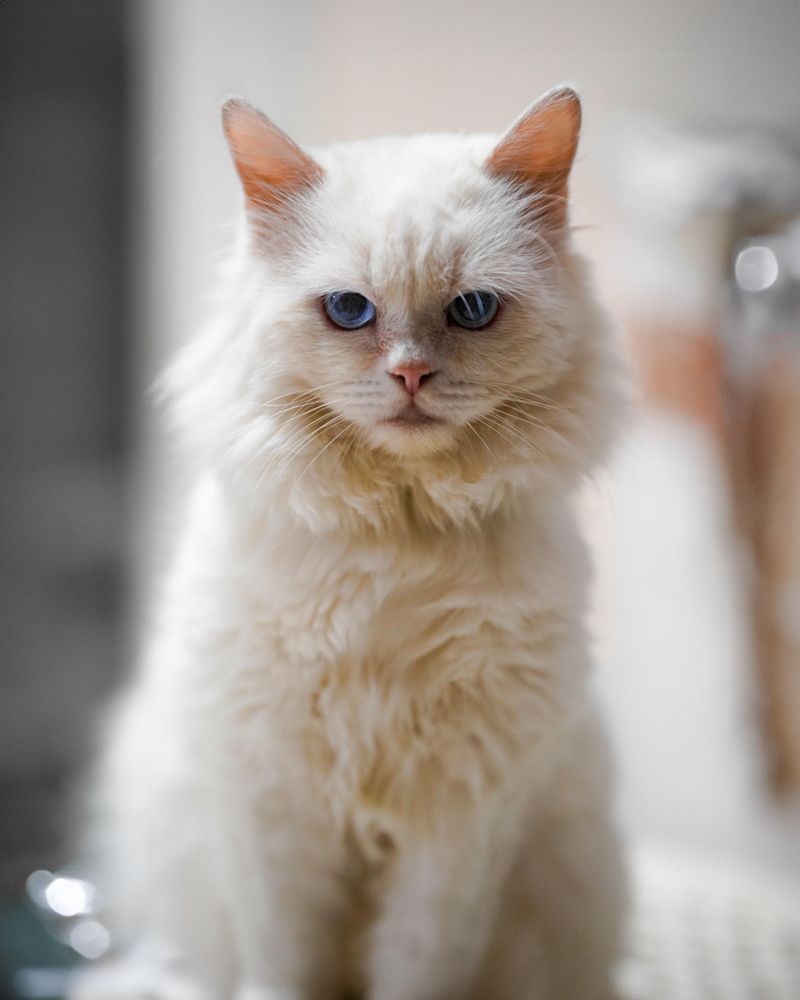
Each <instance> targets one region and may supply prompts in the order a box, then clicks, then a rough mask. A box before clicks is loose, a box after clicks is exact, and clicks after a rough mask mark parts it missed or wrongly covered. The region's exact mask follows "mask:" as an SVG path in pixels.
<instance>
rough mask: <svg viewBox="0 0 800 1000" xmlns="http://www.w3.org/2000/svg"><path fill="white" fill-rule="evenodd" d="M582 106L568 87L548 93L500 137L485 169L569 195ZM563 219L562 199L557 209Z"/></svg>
mask: <svg viewBox="0 0 800 1000" xmlns="http://www.w3.org/2000/svg"><path fill="white" fill-rule="evenodd" d="M580 125H581V106H580V101H579V100H578V96H577V94H575V92H574V91H572V90H570V89H568V88H565V89H562V90H558V91H555V92H554V93H552V94H547V95H545V97H543V98H542V99H541V100H540V101H538V102H537V103H536V104H534V105H533V107H532V108H530V109H529V110H528V111H526V112H525V113H524V114H523V115H522V117H521V118H519V119H518V120H517V121H516V122H515V123H514V124H513V125H512V126H511V128H510V129H509V130H508V132H506V134H505V135H504V136H503V137H502V138H501V139H500V141H499V142H498V144H497V146H496V147H495V148H494V150H493V151H492V153H491V154H490V156H489V158H488V159H487V161H486V165H485V167H486V170H487V171H488V172H489V173H490V174H493V175H495V176H498V177H507V178H509V179H510V180H513V181H515V182H517V183H521V184H524V185H525V186H526V187H529V188H530V189H531V190H533V191H537V190H538V191H542V192H545V193H547V194H549V195H552V196H553V197H554V199H563V198H564V197H566V191H567V180H568V178H569V172H570V169H571V167H572V162H573V160H574V159H575V152H576V150H577V148H578V134H579V132H580ZM553 204H554V209H553V212H554V214H555V215H556V216H560V218H559V219H558V220H557V221H559V222H563V216H564V214H565V209H564V205H563V201H562V202H561V210H560V212H558V211H557V210H556V208H555V206H556V204H557V203H556V201H554V203H553Z"/></svg>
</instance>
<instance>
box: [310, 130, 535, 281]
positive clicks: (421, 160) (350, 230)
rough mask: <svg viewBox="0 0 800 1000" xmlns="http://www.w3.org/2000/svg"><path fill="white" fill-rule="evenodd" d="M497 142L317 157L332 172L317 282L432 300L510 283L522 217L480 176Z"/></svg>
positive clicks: (462, 139) (389, 144) (487, 139)
mask: <svg viewBox="0 0 800 1000" xmlns="http://www.w3.org/2000/svg"><path fill="white" fill-rule="evenodd" d="M494 141H495V139H494V137H492V136H489V135H486V136H462V135H422V136H413V137H408V138H390V139H373V140H366V141H361V142H356V143H350V144H342V145H339V146H334V147H331V148H329V149H327V150H323V151H322V152H320V153H318V154H315V155H316V157H317V159H318V161H319V163H320V164H321V165H322V167H323V168H324V170H325V181H324V183H323V185H322V186H321V188H320V189H319V192H318V194H317V197H316V199H315V210H316V213H317V217H316V223H317V231H318V232H319V234H320V245H319V246H318V247H317V253H316V255H315V259H314V262H313V267H314V268H315V270H316V272H317V275H316V276H317V277H318V279H319V281H320V284H321V285H325V284H329V285H331V284H335V285H337V286H341V285H342V284H343V283H349V284H350V285H352V286H353V287H359V286H360V287H364V286H366V287H368V288H371V289H375V290H381V289H385V288H386V287H387V286H388V285H391V286H392V287H393V288H395V289H398V290H402V289H404V288H405V289H408V288H411V287H413V288H414V289H415V290H416V293H417V294H420V293H421V294H425V293H426V291H427V292H429V293H430V294H431V295H438V294H446V293H447V291H448V290H451V289H454V288H456V289H462V288H465V287H483V286H486V287H494V286H498V284H499V285H502V284H504V283H505V284H508V281H507V277H508V274H509V271H510V270H511V268H510V261H509V253H510V252H511V251H512V249H513V248H515V247H518V246H519V244H520V241H521V239H522V237H521V230H522V228H523V212H522V211H521V206H520V203H519V201H518V200H517V199H515V198H514V197H513V194H512V193H510V192H509V189H508V186H507V185H504V184H502V183H499V182H498V181H497V180H496V179H495V178H493V177H491V176H490V175H489V174H488V173H487V172H486V171H485V170H484V169H483V164H484V162H485V160H486V157H487V155H488V154H489V152H490V151H491V149H492V146H493V143H494ZM507 290H508V291H509V292H513V288H509V289H507Z"/></svg>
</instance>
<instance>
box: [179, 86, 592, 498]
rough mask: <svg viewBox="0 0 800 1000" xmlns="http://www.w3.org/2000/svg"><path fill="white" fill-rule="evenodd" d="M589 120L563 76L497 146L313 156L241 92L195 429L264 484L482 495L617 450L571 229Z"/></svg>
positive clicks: (345, 149) (184, 365)
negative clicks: (235, 210) (584, 125)
mask: <svg viewBox="0 0 800 1000" xmlns="http://www.w3.org/2000/svg"><path fill="white" fill-rule="evenodd" d="M580 117H581V112H580V103H579V101H578V98H577V96H576V94H575V93H574V91H572V90H571V89H569V88H560V89H558V90H555V91H552V92H551V93H549V94H547V95H545V97H543V98H542V99H540V100H539V101H538V102H537V103H536V104H534V105H533V106H532V107H531V108H529V109H528V111H526V112H525V113H524V114H523V115H522V116H521V117H520V118H519V119H518V120H517V121H516V122H515V123H514V124H513V125H512V126H511V128H510V129H509V130H508V131H507V132H506V133H505V134H504V135H503V136H502V137H501V138H500V139H499V140H498V139H496V138H493V137H491V136H463V135H422V136H416V137H412V138H393V139H379V140H371V141H365V142H359V143H351V144H347V145H341V146H334V147H332V148H330V149H327V150H324V151H322V152H320V153H318V154H315V155H314V156H311V155H310V154H308V153H306V152H304V151H303V150H301V149H300V148H299V147H298V146H297V145H296V144H295V143H294V142H293V141H292V140H291V139H289V138H288V137H287V136H286V135H285V134H284V133H283V132H281V131H280V130H279V129H278V128H277V127H276V126H275V125H273V124H272V123H271V122H270V121H269V120H268V119H267V118H265V117H264V116H263V115H261V114H260V112H258V111H256V110H255V109H253V108H252V107H250V106H249V105H247V104H245V103H244V102H242V101H238V100H232V101H229V102H227V103H226V104H225V106H224V109H223V121H224V128H225V133H226V136H227V139H228V143H229V145H230V149H231V152H232V154H233V158H234V162H235V165H236V169H237V171H238V174H239V177H240V180H241V183H242V188H243V191H244V198H245V209H246V212H245V219H246V222H245V226H244V229H243V232H242V239H241V241H240V244H239V246H238V248H237V251H236V253H235V255H234V258H233V261H232V263H231V264H230V266H229V273H228V279H227V281H226V283H225V286H224V292H223V296H222V301H221V308H220V310H219V311H218V314H217V317H216V319H215V321H214V323H213V324H212V325H211V326H210V327H209V330H208V331H207V332H206V334H205V335H204V336H203V337H202V338H201V339H200V340H199V341H198V343H197V344H196V345H194V346H193V347H190V348H189V350H188V352H187V353H186V355H185V357H184V358H183V360H182V361H181V362H179V364H178V366H177V367H176V369H175V376H174V381H176V382H177V383H178V386H179V389H180V397H181V400H182V402H181V406H182V407H183V417H184V419H183V423H184V425H185V426H188V429H189V431H190V433H193V434H195V435H196V436H197V437H199V438H204V439H208V440H209V441H211V440H216V442H217V444H218V445H219V446H220V448H221V452H219V453H220V454H223V453H224V456H225V457H224V461H225V463H226V464H227V465H228V466H229V467H233V468H234V470H237V471H238V472H241V470H242V469H243V468H245V467H247V468H252V469H254V470H256V471H257V473H258V475H259V476H260V482H261V483H262V484H263V485H266V484H268V483H270V482H271V481H273V480H274V478H275V477H279V476H280V475H283V476H288V478H289V480H291V481H292V482H293V488H294V489H297V488H299V479H300V478H301V477H305V481H306V483H307V484H308V483H310V482H311V481H312V480H314V481H319V480H322V481H324V482H327V483H328V485H329V486H330V485H332V486H333V491H334V492H336V491H341V490H347V489H355V490H356V492H357V491H358V486H357V485H354V484H357V483H358V482H359V481H361V480H363V483H364V488H365V490H367V492H369V491H370V490H372V489H373V488H375V483H380V484H385V483H386V482H387V481H388V482H389V483H393V482H396V483H404V482H405V483H417V484H422V488H423V489H424V488H425V487H426V486H427V485H430V486H431V488H432V489H433V491H434V492H435V490H436V488H437V487H436V484H437V483H439V484H441V483H442V482H444V481H447V482H448V483H450V484H451V487H452V489H454V490H455V491H456V493H459V491H460V494H459V495H463V494H465V493H466V494H469V493H474V494H475V495H474V497H472V499H470V500H469V503H476V504H478V506H480V504H481V503H482V502H483V501H481V500H480V497H484V500H485V498H486V497H487V496H489V495H491V496H499V495H500V493H502V492H503V490H504V489H505V488H506V487H509V488H510V487H511V486H513V488H517V487H518V486H519V485H520V484H523V485H524V484H526V483H527V484H534V485H535V484H538V485H539V486H542V485H543V484H545V483H550V484H551V485H559V483H560V484H567V485H571V483H572V482H574V478H575V473H576V472H580V471H583V469H584V468H585V467H586V466H587V465H588V464H589V463H590V461H591V459H592V454H591V453H592V451H596V452H598V453H599V452H600V450H601V449H602V444H603V442H604V439H605V433H604V430H603V428H604V427H605V425H606V423H607V421H606V410H607V405H606V400H605V399H604V393H605V392H606V390H607V389H608V381H607V379H606V378H605V372H606V366H607V355H606V353H605V343H604V341H605V337H604V333H605V331H604V329H603V325H604V324H603V321H602V317H601V316H600V314H599V312H598V310H597V308H596V306H595V305H594V303H593V300H592V298H591V295H590V293H589V291H588V289H587V285H586V281H585V278H584V274H583V267H582V263H581V261H580V260H579V259H578V258H577V257H576V256H575V255H574V253H573V252H572V250H571V248H570V241H569V231H568V226H567V185H568V178H569V174H570V169H571V167H572V163H573V159H574V156H575V151H576V148H577V142H578V133H579V128H580ZM259 463H260V465H261V466H263V468H261V467H260V465H259ZM312 464H313V465H314V466H315V469H314V471H313V472H312V471H310V466H311V465H312ZM293 477H294V478H293ZM337 477H338V479H341V482H338V480H337ZM257 478H258V477H257ZM468 484H469V485H468ZM498 488H499V493H498ZM452 489H451V490H450V492H452ZM378 492H379V493H380V490H378ZM445 492H447V490H445ZM492 502H494V501H492Z"/></svg>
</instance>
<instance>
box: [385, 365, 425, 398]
mask: <svg viewBox="0 0 800 1000" xmlns="http://www.w3.org/2000/svg"><path fill="white" fill-rule="evenodd" d="M389 374H390V375H391V376H392V378H393V379H394V380H395V381H396V382H401V383H402V384H403V386H404V387H405V390H406V392H407V393H408V394H409V396H414V395H416V394H417V392H419V387H420V386H421V385H422V383H423V382H425V381H427V380H428V379H430V378H432V377H433V376H434V375H435V374H436V373H435V372H434V370H433V369H432V368H431V366H430V365H429V364H427V363H426V362H424V361H415V362H410V363H409V364H405V365H395V367H394V368H391V369H390V370H389Z"/></svg>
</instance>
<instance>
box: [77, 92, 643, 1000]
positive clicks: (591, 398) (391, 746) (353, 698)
mask: <svg viewBox="0 0 800 1000" xmlns="http://www.w3.org/2000/svg"><path fill="white" fill-rule="evenodd" d="M223 116H224V126H225V132H226V134H227V138H228V141H229V143H230V147H231V150H232V152H233V157H234V160H235V163H236V167H237V170H238V173H239V176H240V178H241V181H242V185H243V188H244V194H245V207H246V212H245V218H244V220H243V225H242V229H241V233H240V239H239V242H238V245H237V247H236V249H235V252H234V254H233V256H232V259H231V260H230V262H229V265H228V267H227V271H226V274H225V279H224V287H223V288H222V291H221V297H220V302H219V306H218V308H217V310H216V313H215V315H214V317H213V319H212V320H211V322H210V323H209V325H208V327H207V329H206V330H205V331H204V332H203V333H202V335H201V336H200V337H199V339H198V340H197V341H196V342H194V343H192V344H191V345H190V346H189V347H188V348H187V349H186V350H185V351H184V352H183V354H182V355H181V356H180V357H179V359H178V361H177V363H176V364H175V366H174V367H173V368H172V369H171V371H170V372H169V373H168V375H167V379H166V387H167V392H168V394H169V397H170V399H171V401H172V404H173V412H174V414H175V417H176V420H177V422H178V424H179V426H180V429H181V430H182V432H183V434H184V437H185V439H186V441H187V442H188V444H189V446H190V447H191V448H192V449H193V451H194V452H195V454H196V456H197V457H198V458H199V461H200V463H201V467H202V475H201V477H200V479H199V482H198V485H197V488H196V491H195V493H194V496H193V499H192V502H191V505H190V509H189V511H188V513H187V515H186V520H185V525H184V529H183V535H182V538H181V540H180V544H179V548H178V552H177V557H176V559H175V561H174V565H173V567H172V570H171V572H170V574H169V578H168V581H167V583H166V586H165V590H164V593H163V595H162V599H161V601H160V605H159V609H160V610H159V614H158V622H157V627H156V629H155V634H154V636H153V638H152V642H151V643H150V644H149V652H148V655H147V657H146V661H145V663H144V664H143V667H142V669H141V671H140V672H139V673H138V675H137V676H136V678H135V679H134V681H133V683H132V685H131V686H130V688H129V690H128V691H126V692H125V694H124V696H123V697H122V699H121V701H120V703H119V705H118V707H117V710H116V712H115V714H114V717H113V719H112V721H111V724H110V726H109V731H108V744H109V748H108V753H107V755H106V759H105V763H104V765H103V775H102V780H101V791H100V794H99V796H98V799H99V803H100V807H99V816H98V817H97V820H96V824H95V834H96V838H97V843H98V845H99V846H98V858H100V859H101V861H100V862H99V866H100V874H99V875H98V878H99V881H100V882H101V885H102V887H103V889H104V892H105V893H106V895H107V897H108V899H109V901H110V904H111V907H112V912H113V914H114V915H115V918H116V921H117V932H118V934H119V935H121V936H122V938H123V940H125V941H126V942H127V943H128V946H129V947H130V948H131V949H132V954H138V953H140V952H144V951H145V950H146V949H148V948H150V947H152V946H153V942H156V944H157V946H158V947H161V948H163V949H164V950H165V951H166V952H175V953H177V954H180V955H181V956H182V957H183V960H184V961H185V962H187V963H188V964H189V967H190V968H192V969H193V971H194V974H195V976H196V979H197V982H198V983H199V984H202V989H203V991H204V992H205V993H206V994H207V995H208V996H210V997H212V998H226V1000H227V998H229V997H232V996H234V995H236V996H240V997H244V996H247V997H258V998H264V1000H267V998H269V1000H277V998H280V1000H340V998H342V997H345V996H357V997H365V998H369V1000H456V998H458V1000H599V998H601V997H603V998H605V997H608V996H609V995H610V970H611V966H612V963H613V959H614V956H615V951H616V948H617V943H618V935H619V926H620V921H621V915H622V910H623V905H622V898H623V895H624V893H623V878H622V872H621V865H620V860H619V855H618V848H617V844H616V840H615V836H614V833H613V831H612V829H611V826H610V823H609V818H608V808H609V803H608V798H609V796H608V789H607V763H606V749H605V744H604V740H603V737H602V733H601V732H600V728H599V726H598V723H597V720H596V717H595V712H594V708H593V706H592V703H591V699H590V697H589V694H588V690H587V670H588V655H587V639H586V635H585V631H584V611H585V608H584V603H585V594H586V590H587V584H588V574H589V569H588V566H587V560H586V558H585V555H584V551H583V546H582V544H581V542H580V540H579V537H578V533H577V529H576V523H575V516H574V513H573V509H572V501H571V494H572V493H573V491H574V489H575V487H576V485H577V484H578V482H579V481H580V480H581V478H582V477H583V476H584V475H585V474H586V473H587V472H588V471H589V470H590V469H591V468H592V467H594V466H595V465H596V464H597V463H598V462H599V461H600V460H601V459H602V458H603V457H604V455H605V453H606V451H607V446H608V443H609V439H610V436H611V431H612V428H613V425H614V423H615V419H614V418H615V413H616V411H617V399H618V397H619V392H618V387H617V376H616V366H615V363H614V360H613V352H612V351H611V350H610V348H609V338H608V331H607V324H606V320H605V319H604V317H603V315H602V313H601V312H600V311H599V309H598V307H597V305H596V304H595V301H594V299H593V297H592V294H591V291H590V289H589V286H588V283H587V277H586V268H585V265H584V263H583V262H582V260H581V259H580V258H579V257H577V256H576V254H575V252H574V251H573V249H572V248H571V244H570V233H569V228H568V225H567V212H566V205H567V203H566V193H567V180H568V176H569V172H570V167H571V165H572V161H573V157H574V154H575V149H576V145H577V139H578V131H579V125H580V105H579V102H578V98H577V97H576V95H575V93H574V92H573V91H572V90H570V89H568V88H561V89H559V90H556V91H553V92H551V93H549V94H547V95H545V97H544V98H542V99H541V100H540V101H539V102H538V103H536V104H535V105H534V106H533V107H531V108H530V109H529V110H528V111H527V112H526V113H525V114H524V115H523V116H522V117H521V118H520V119H519V120H518V121H517V122H516V123H515V124H514V125H513V126H512V127H511V129H510V130H509V131H508V132H507V133H506V134H505V135H504V136H503V137H502V138H500V139H499V141H498V140H497V139H496V138H492V137H490V136H459V135H423V136H418V137H415V138H394V139H381V140H371V141H366V142H360V143H353V144H349V145H342V146H335V147H333V148H331V149H328V150H325V151H322V152H320V153H319V154H318V155H315V157H314V158H313V159H312V157H311V156H309V155H308V154H306V153H305V152H303V151H302V150H301V149H299V148H298V147H297V146H296V145H295V144H294V143H293V142H292V141H291V140H290V139H289V138H288V137H287V136H285V135H284V134H283V133H282V132H281V131H280V130H279V129H277V128H276V127H275V126H274V125H273V124H271V123H270V122H269V121H268V120H267V119H266V118H264V117H263V116H262V115H261V114H260V113H259V112H257V111H255V110H254V109H253V108H251V107H249V106H248V105H246V104H244V103H243V102H240V101H236V100H233V101H229V102H228V103H227V104H226V105H225V107H224V112H223ZM97 982H99V980H97V981H96V983H97ZM170 982H171V980H170V978H169V976H167V975H166V973H165V974H164V976H163V978H162V980H161V984H160V985H159V982H158V981H156V982H155V983H154V984H151V986H150V987H149V989H150V991H151V992H152V991H153V990H155V992H156V993H157V994H158V993H167V994H168V993H169V992H170V988H169V986H168V984H169V983H170ZM91 984H92V981H91V979H90V980H87V981H86V983H85V984H84V988H83V989H84V992H86V993H88V994H92V985H91ZM103 991H105V992H107V993H112V994H113V993H114V992H116V993H117V994H119V993H120V992H121V991H122V987H117V988H116V989H115V988H114V987H113V986H112V987H108V984H106V986H104V987H103V988H102V989H100V990H99V992H100V993H103ZM79 992H80V991H79ZM97 993H98V988H97V986H96V985H95V991H94V994H92V995H97Z"/></svg>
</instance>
